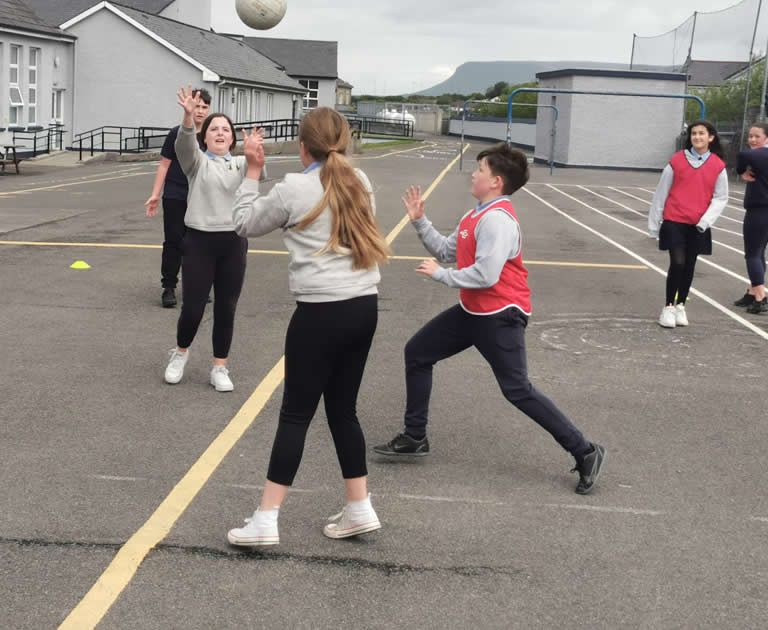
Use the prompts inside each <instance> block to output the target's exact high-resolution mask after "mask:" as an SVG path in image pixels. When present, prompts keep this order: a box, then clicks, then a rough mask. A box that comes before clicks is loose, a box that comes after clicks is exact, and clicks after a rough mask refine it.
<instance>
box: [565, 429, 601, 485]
mask: <svg viewBox="0 0 768 630" xmlns="http://www.w3.org/2000/svg"><path fill="white" fill-rule="evenodd" d="M591 444H592V450H591V451H590V452H589V453H587V454H586V455H584V457H582V459H581V461H576V466H575V467H574V468H573V469H572V470H571V472H576V471H577V470H578V471H579V483H578V484H577V486H576V494H589V493H590V492H592V488H594V487H595V483H597V478H598V477H599V476H600V473H601V472H602V470H603V463H604V462H605V449H604V448H603V447H602V446H600V445H599V444H595V443H594V442H591Z"/></svg>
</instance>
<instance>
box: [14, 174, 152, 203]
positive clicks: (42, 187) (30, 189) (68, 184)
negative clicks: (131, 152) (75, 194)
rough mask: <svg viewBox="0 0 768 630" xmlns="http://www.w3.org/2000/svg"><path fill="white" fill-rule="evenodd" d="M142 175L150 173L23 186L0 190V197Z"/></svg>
mask: <svg viewBox="0 0 768 630" xmlns="http://www.w3.org/2000/svg"><path fill="white" fill-rule="evenodd" d="M142 175H152V173H151V172H150V171H145V172H142V173H127V174H125V175H118V176H116V177H102V178H100V179H86V180H83V181H77V182H67V183H66V184H55V185H54V186H41V187H40V188H24V189H22V190H9V191H7V192H0V197H8V196H10V195H21V194H23V193H30V192H37V191H39V190H54V189H55V188H65V187H67V186H82V185H83V184H93V183H96V182H109V181H112V180H115V179H126V178H128V177H140V176H142Z"/></svg>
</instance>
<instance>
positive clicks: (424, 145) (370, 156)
mask: <svg viewBox="0 0 768 630" xmlns="http://www.w3.org/2000/svg"><path fill="white" fill-rule="evenodd" d="M436 146H437V144H434V143H432V144H422V145H419V146H417V147H413V148H411V149H403V150H402V151H391V152H390V153H384V154H383V155H369V156H368V157H353V158H352V161H353V162H357V161H358V160H380V159H381V158H385V157H389V156H390V155H397V154H398V153H409V152H410V151H418V150H419V149H422V150H423V149H430V148H432V147H436ZM467 146H469V145H467Z"/></svg>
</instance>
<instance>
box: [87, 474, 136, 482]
mask: <svg viewBox="0 0 768 630" xmlns="http://www.w3.org/2000/svg"><path fill="white" fill-rule="evenodd" d="M88 476H89V477H91V478H93V479H103V480H105V481H146V478H144V477H116V476H114V475H88Z"/></svg>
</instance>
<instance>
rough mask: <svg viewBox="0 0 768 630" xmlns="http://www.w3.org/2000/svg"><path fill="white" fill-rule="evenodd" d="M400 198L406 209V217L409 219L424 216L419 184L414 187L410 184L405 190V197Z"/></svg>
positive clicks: (412, 219)
mask: <svg viewBox="0 0 768 630" xmlns="http://www.w3.org/2000/svg"><path fill="white" fill-rule="evenodd" d="M402 200H403V205H404V206H405V209H406V210H407V211H408V218H409V219H410V220H411V221H415V220H416V219H420V218H421V217H423V216H424V200H423V199H422V198H421V186H416V188H414V187H413V186H411V187H410V188H409V189H407V190H406V191H405V197H402Z"/></svg>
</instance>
